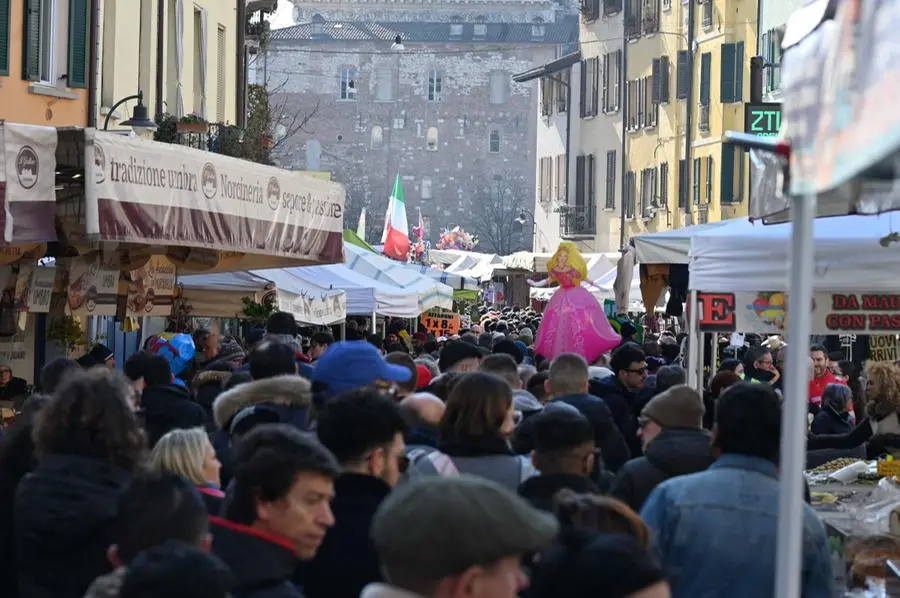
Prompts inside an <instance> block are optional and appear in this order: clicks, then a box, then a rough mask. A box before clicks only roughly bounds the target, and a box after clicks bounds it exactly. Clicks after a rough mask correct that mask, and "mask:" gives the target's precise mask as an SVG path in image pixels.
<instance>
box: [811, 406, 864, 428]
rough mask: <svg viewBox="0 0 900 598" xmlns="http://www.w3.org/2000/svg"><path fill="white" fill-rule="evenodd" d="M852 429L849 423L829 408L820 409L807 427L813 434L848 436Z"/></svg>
mask: <svg viewBox="0 0 900 598" xmlns="http://www.w3.org/2000/svg"><path fill="white" fill-rule="evenodd" d="M852 429H853V426H851V425H850V422H849V421H847V420H846V419H844V418H843V417H841V416H840V415H839V414H838V413H837V412H835V410H834V409H832V408H830V407H823V408H822V409H820V410H819V412H818V413H817V414H816V416H815V417H814V418H813V421H812V425H810V427H809V431H810V432H811V433H813V434H849V433H850V431H851V430H852Z"/></svg>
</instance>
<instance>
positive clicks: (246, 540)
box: [209, 517, 303, 598]
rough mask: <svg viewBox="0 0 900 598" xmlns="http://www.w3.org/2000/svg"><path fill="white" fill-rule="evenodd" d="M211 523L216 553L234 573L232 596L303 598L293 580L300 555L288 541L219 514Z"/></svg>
mask: <svg viewBox="0 0 900 598" xmlns="http://www.w3.org/2000/svg"><path fill="white" fill-rule="evenodd" d="M209 522H210V524H211V525H210V531H211V532H212V535H213V554H215V555H216V556H217V557H219V558H220V559H222V562H224V563H225V564H226V565H228V568H229V569H231V573H232V575H234V582H235V583H234V587H233V589H232V592H231V597H232V598H303V593H302V592H301V591H300V589H299V588H298V587H297V586H295V585H294V583H293V582H292V581H291V574H292V573H293V572H294V568H295V567H296V565H297V558H296V557H295V556H294V549H293V547H292V546H290V545H289V544H288V543H287V542H286V541H285V540H283V539H281V538H275V537H268V536H267V535H266V534H262V533H260V532H258V531H256V530H254V529H252V528H250V527H247V526H244V525H240V524H238V523H234V522H231V521H228V520H226V519H221V518H219V517H210V518H209Z"/></svg>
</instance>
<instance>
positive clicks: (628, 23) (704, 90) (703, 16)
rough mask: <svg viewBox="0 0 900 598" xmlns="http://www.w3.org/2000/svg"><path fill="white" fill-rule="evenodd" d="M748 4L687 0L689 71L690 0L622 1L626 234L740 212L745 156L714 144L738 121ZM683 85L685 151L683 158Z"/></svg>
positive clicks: (748, 52) (750, 15)
mask: <svg viewBox="0 0 900 598" xmlns="http://www.w3.org/2000/svg"><path fill="white" fill-rule="evenodd" d="M756 7H757V2H756V0H701V1H700V2H697V3H696V4H695V5H694V27H695V28H694V55H693V62H694V64H693V77H689V76H688V73H687V71H688V69H687V65H688V52H687V49H688V8H689V5H688V4H687V3H686V2H682V1H680V0H650V1H647V0H625V1H624V3H623V11H624V21H625V23H624V37H625V39H626V43H627V60H626V61H627V66H626V75H625V78H626V83H625V99H624V102H625V105H626V114H625V123H624V128H625V132H626V135H627V149H626V153H627V171H626V172H625V175H624V182H623V195H624V199H623V204H624V211H625V238H630V237H631V236H634V235H640V234H644V233H648V232H655V231H660V230H666V229H672V228H680V227H682V226H686V225H690V224H697V223H703V222H708V221H715V220H720V219H727V218H734V217H737V216H745V215H746V214H747V209H748V202H747V196H748V189H749V174H748V173H749V168H748V166H749V165H748V160H747V157H746V156H745V155H744V154H743V153H742V152H741V151H740V150H734V149H732V148H731V147H730V146H726V145H723V143H722V138H723V134H724V132H725V131H728V130H734V131H742V130H743V127H744V123H743V118H744V116H743V115H744V102H745V101H748V100H749V97H750V58H751V56H753V55H754V53H755V52H756V30H755V23H756V10H757V8H756ZM691 82H693V90H692V94H689V93H688V87H689V85H690V84H691ZM688 95H692V98H691V112H692V113H691V119H692V123H691V129H692V136H691V154H692V155H691V156H690V158H689V160H686V159H685V155H686V147H685V142H686V139H685V136H686V133H687V125H688V115H687V108H688V105H687V102H688ZM686 169H690V171H689V173H686V172H685V170H686ZM688 175H689V177H690V180H689V182H688Z"/></svg>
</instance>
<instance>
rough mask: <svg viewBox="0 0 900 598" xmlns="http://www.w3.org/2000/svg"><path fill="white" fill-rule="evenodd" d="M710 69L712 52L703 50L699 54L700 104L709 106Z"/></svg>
mask: <svg viewBox="0 0 900 598" xmlns="http://www.w3.org/2000/svg"><path fill="white" fill-rule="evenodd" d="M711 71H712V54H710V53H709V52H704V53H703V54H701V55H700V104H701V105H702V106H709V84H710V82H709V79H710V73H711Z"/></svg>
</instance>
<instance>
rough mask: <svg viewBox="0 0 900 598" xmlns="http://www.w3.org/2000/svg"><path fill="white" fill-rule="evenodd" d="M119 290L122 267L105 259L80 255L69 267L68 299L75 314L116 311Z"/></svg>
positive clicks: (85, 314)
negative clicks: (104, 260)
mask: <svg viewBox="0 0 900 598" xmlns="http://www.w3.org/2000/svg"><path fill="white" fill-rule="evenodd" d="M118 290H119V269H118V267H117V266H116V265H114V264H112V263H109V262H103V261H102V260H101V259H100V258H99V257H98V256H93V259H90V258H86V257H80V258H76V259H75V260H73V261H72V264H71V266H70V267H69V286H68V288H67V289H66V299H67V300H68V304H69V311H70V313H71V314H72V315H73V316H114V315H116V294H117V292H118Z"/></svg>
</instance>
